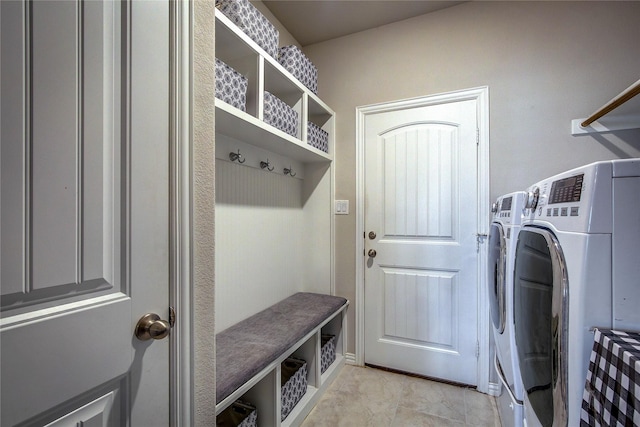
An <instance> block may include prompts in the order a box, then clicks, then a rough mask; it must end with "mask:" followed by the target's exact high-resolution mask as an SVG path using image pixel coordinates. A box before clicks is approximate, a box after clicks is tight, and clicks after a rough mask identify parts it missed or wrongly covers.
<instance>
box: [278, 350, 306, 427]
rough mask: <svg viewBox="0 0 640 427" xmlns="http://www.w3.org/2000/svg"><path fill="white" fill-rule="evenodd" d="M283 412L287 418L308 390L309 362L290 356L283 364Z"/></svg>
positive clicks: (283, 415) (283, 417) (281, 375)
mask: <svg viewBox="0 0 640 427" xmlns="http://www.w3.org/2000/svg"><path fill="white" fill-rule="evenodd" d="M280 379H281V390H282V413H281V420H284V419H285V418H287V416H288V415H289V414H290V413H291V410H292V409H293V408H294V407H295V406H296V404H297V403H298V402H299V401H300V399H302V396H304V394H305V393H306V392H307V362H305V361H304V360H300V359H295V358H293V357H290V358H288V359H286V360H285V361H284V362H282V366H281V374H280Z"/></svg>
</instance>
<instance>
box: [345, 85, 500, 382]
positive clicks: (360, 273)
mask: <svg viewBox="0 0 640 427" xmlns="http://www.w3.org/2000/svg"><path fill="white" fill-rule="evenodd" d="M466 100H476V101H477V104H476V105H477V110H476V113H477V120H478V136H477V144H478V157H477V168H478V170H477V173H478V183H479V185H478V206H477V211H478V218H477V230H478V233H479V234H486V233H487V232H488V227H489V220H490V218H489V88H488V87H487V86H482V87H477V88H471V89H465V90H460V91H454V92H448V93H440V94H435V95H430V96H426V97H418V98H412V99H406V100H401V101H395V102H389V103H379V104H372V105H367V106H362V107H357V108H356V211H357V215H356V236H355V237H356V253H357V254H362V253H364V248H365V240H364V239H363V238H362V236H363V233H364V232H365V231H366V230H365V229H364V227H365V221H364V218H365V216H364V212H365V177H364V171H365V164H364V162H365V118H366V117H367V116H368V115H373V114H378V113H384V112H392V111H397V110H403V109H408V108H415V107H425V106H430V105H438V104H444V103H448V102H459V101H466ZM479 249H480V250H479V258H478V277H479V278H480V279H479V280H480V281H481V282H482V283H480V284H479V288H478V339H479V350H480V351H479V353H480V355H479V357H478V374H477V379H478V381H477V384H478V390H479V391H482V392H488V391H489V370H490V360H489V331H490V328H489V324H488V320H487V319H488V313H489V312H488V305H487V295H486V292H487V291H486V284H484V281H485V280H486V278H485V276H486V263H487V261H486V256H487V255H486V247H485V245H484V244H483V245H481V246H480V248H479ZM365 262H366V257H363V256H357V257H356V301H355V309H356V352H355V362H356V364H358V365H364V347H365V346H364V340H365V332H364V328H365V324H364V323H365V322H364V313H365V310H364V304H365V301H364V270H365Z"/></svg>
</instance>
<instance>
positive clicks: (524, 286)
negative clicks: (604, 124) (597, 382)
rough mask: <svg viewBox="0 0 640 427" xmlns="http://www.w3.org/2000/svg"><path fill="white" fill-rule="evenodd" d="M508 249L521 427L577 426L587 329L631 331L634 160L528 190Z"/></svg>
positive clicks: (636, 271) (639, 296)
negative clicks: (514, 242) (512, 259)
mask: <svg viewBox="0 0 640 427" xmlns="http://www.w3.org/2000/svg"><path fill="white" fill-rule="evenodd" d="M527 193H528V196H527V201H526V206H525V211H524V218H523V222H522V227H521V229H520V233H519V234H518V242H517V246H516V258H515V264H514V322H515V323H514V328H515V341H516V352H517V357H518V362H519V366H520V373H521V376H522V381H523V386H524V390H525V393H524V412H525V425H526V426H528V427H534V426H536V427H537V426H577V425H580V407H581V401H582V394H583V391H584V386H585V381H586V376H587V371H588V362H589V356H590V353H591V349H592V346H593V328H594V327H602V328H615V329H619V330H623V331H624V330H626V331H638V330H640V310H639V309H638V307H640V285H639V281H638V277H640V262H639V261H638V260H639V258H638V253H640V209H639V207H640V159H627V160H615V161H606V162H597V163H593V164H590V165H586V166H583V167H579V168H576V169H573V170H570V171H567V172H564V173H562V174H559V175H556V176H553V177H551V178H548V179H545V180H542V181H540V182H538V183H537V184H535V185H533V186H531V187H530V188H529V189H528V191H527Z"/></svg>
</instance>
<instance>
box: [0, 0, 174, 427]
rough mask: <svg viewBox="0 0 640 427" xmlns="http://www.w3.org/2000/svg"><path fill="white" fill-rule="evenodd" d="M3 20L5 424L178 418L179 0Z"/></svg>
mask: <svg viewBox="0 0 640 427" xmlns="http://www.w3.org/2000/svg"><path fill="white" fill-rule="evenodd" d="M0 15H1V20H2V26H1V45H2V51H1V52H2V57H1V62H2V86H1V90H2V92H1V99H2V118H1V120H2V133H1V135H2V145H1V152H0V153H1V156H0V160H1V176H2V181H1V193H0V194H1V220H2V222H1V224H2V226H1V227H2V228H1V242H2V246H1V253H0V255H1V256H0V270H1V276H0V277H1V280H2V281H1V314H2V317H1V323H0V340H1V346H2V347H1V375H2V385H1V414H2V415H1V420H0V424H2V425H3V426H5V425H6V426H11V425H15V424H18V423H24V424H25V425H45V424H50V423H51V424H52V425H65V426H66V425H74V426H75V425H91V426H94V425H95V426H107V425H110V426H119V425H135V426H151V425H153V426H160V425H168V420H169V406H170V405H169V340H167V339H165V340H161V341H153V340H151V341H145V342H143V341H139V340H138V339H137V338H136V337H135V336H134V334H133V331H134V327H135V325H136V323H137V321H138V319H139V318H140V317H141V316H142V315H144V314H145V313H146V312H156V313H158V314H159V315H160V316H162V317H163V318H166V317H167V316H168V307H169V297H168V295H169V277H170V276H169V274H170V272H169V252H170V249H169V242H170V218H169V212H170V207H169V195H170V191H169V186H170V175H169V171H170V166H169V161H170V145H171V143H170V138H169V113H170V111H169V3H168V2H167V1H154V2H131V3H127V2H122V3H121V2H114V1H104V2H102V1H69V0H64V1H2V2H1V3H0Z"/></svg>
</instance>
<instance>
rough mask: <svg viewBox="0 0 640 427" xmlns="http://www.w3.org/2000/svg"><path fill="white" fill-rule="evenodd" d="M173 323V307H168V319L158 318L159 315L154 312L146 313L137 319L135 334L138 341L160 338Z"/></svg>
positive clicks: (167, 332)
mask: <svg viewBox="0 0 640 427" xmlns="http://www.w3.org/2000/svg"><path fill="white" fill-rule="evenodd" d="M174 323H175V313H174V312H173V308H171V309H170V313H169V320H168V321H167V320H162V319H160V316H158V315H157V314H155V313H147V314H145V315H144V316H142V317H141V318H140V320H138V324H137V325H136V330H135V334H136V337H138V339H139V340H140V341H147V340H150V339H154V340H161V339H163V338H165V337H166V336H167V335H169V332H170V331H171V328H172V327H173V324H174Z"/></svg>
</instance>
